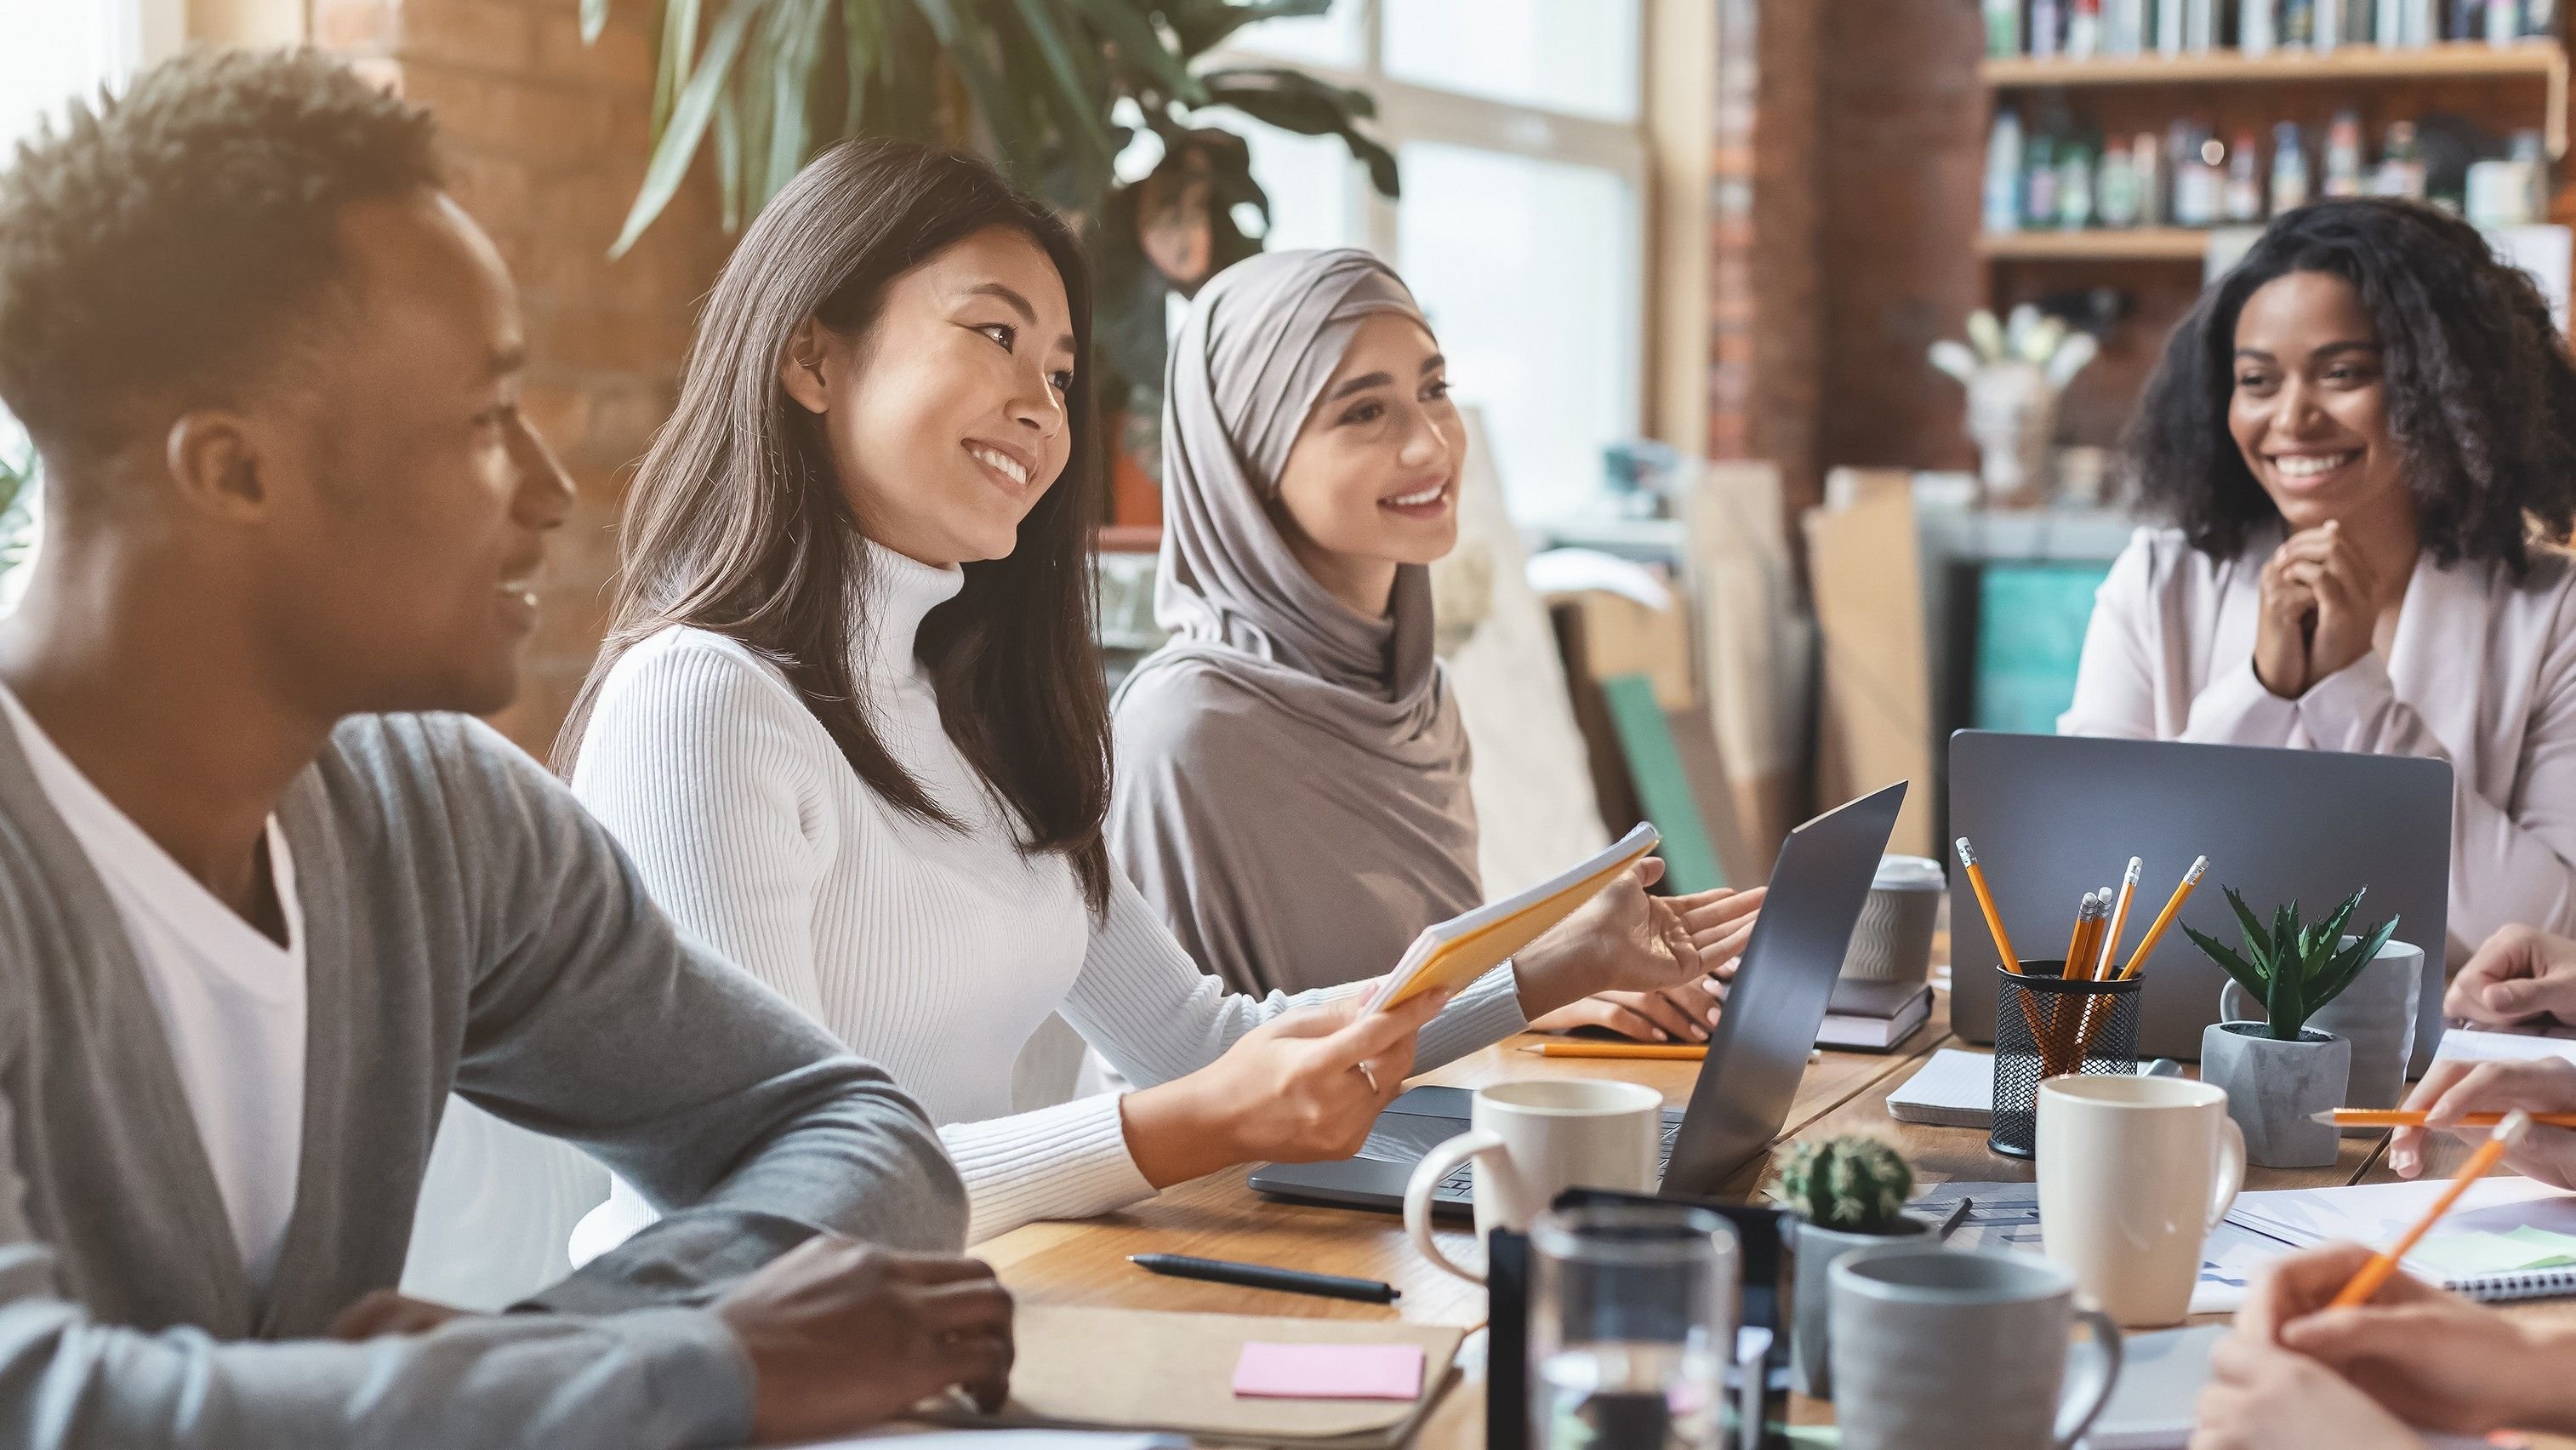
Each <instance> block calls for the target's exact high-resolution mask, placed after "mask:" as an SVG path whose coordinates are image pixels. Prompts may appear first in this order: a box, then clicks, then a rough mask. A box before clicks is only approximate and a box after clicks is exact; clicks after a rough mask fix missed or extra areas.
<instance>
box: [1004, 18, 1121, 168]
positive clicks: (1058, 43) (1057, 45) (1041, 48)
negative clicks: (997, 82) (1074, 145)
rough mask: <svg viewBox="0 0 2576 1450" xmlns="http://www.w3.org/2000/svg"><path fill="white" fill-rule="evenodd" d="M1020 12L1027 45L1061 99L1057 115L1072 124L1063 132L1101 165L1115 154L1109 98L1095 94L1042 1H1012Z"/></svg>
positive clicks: (1061, 31)
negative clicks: (1034, 49) (1032, 48)
mask: <svg viewBox="0 0 2576 1450" xmlns="http://www.w3.org/2000/svg"><path fill="white" fill-rule="evenodd" d="M1012 3H1013V4H1014V5H1015V6H1016V7H1017V8H1018V10H1019V12H1020V20H1021V22H1022V23H1023V24H1024V25H1026V26H1027V27H1028V36H1029V40H1030V42H1031V43H1032V44H1033V45H1035V46H1036V47H1037V51H1038V54H1040V55H1041V56H1043V57H1045V59H1046V68H1047V74H1048V75H1050V76H1051V77H1053V78H1054V81H1055V86H1056V94H1057V95H1058V96H1059V97H1060V98H1061V99H1062V101H1063V103H1064V104H1063V106H1062V108H1061V110H1060V112H1059V114H1060V115H1061V116H1062V117H1063V118H1064V119H1065V120H1066V121H1068V122H1070V123H1071V124H1070V125H1068V126H1067V127H1066V129H1067V130H1068V131H1069V132H1071V133H1072V135H1073V136H1074V137H1075V138H1076V139H1078V140H1080V141H1081V142H1082V143H1083V144H1084V145H1085V146H1086V147H1087V148H1089V149H1090V150H1091V151H1092V152H1093V153H1094V154H1095V155H1097V156H1098V157H1100V158H1101V160H1103V161H1104V162H1105V161H1106V160H1107V159H1108V158H1109V157H1110V156H1112V155H1114V154H1115V148H1114V147H1113V146H1111V144H1110V141H1109V126H1108V122H1107V119H1106V118H1107V116H1108V115H1109V105H1110V98H1109V97H1108V96H1106V95H1103V94H1099V93H1097V92H1095V91H1094V89H1093V88H1092V86H1091V85H1090V83H1089V82H1088V80H1087V79H1086V78H1085V77H1084V76H1083V74H1082V68H1081V66H1080V65H1079V64H1077V63H1076V62H1075V60H1074V58H1073V47H1072V45H1071V44H1070V43H1069V42H1068V41H1067V40H1066V39H1065V35H1064V30H1063V28H1062V27H1060V26H1058V25H1057V24H1056V22H1055V17H1054V16H1052V15H1049V14H1048V13H1047V10H1046V5H1045V3H1044V0H1012Z"/></svg>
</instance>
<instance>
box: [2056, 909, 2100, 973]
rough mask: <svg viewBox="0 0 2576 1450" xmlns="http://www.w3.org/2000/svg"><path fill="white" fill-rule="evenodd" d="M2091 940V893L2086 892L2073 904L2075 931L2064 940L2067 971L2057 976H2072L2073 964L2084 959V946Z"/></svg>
mask: <svg viewBox="0 0 2576 1450" xmlns="http://www.w3.org/2000/svg"><path fill="white" fill-rule="evenodd" d="M2092 939H2093V893H2092V892H2090V891H2087V892H2085V893H2084V895H2083V896H2082V897H2080V898H2078V899H2077V901H2076V903H2075V930H2074V931H2073V932H2072V933H2071V934H2069V935H2068V936H2067V938H2066V963H2067V969H2066V970H2063V971H2060V972H2059V973H2058V975H2059V976H2069V975H2072V969H2073V967H2074V964H2075V963H2077V962H2079V961H2082V960H2083V959H2084V944H2085V943H2086V942H2088V941H2091V940H2092Z"/></svg>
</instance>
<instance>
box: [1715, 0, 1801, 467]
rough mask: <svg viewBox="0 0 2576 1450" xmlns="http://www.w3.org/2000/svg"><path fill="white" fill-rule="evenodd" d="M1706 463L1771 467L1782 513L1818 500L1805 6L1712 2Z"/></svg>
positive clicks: (1792, 1)
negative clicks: (1752, 462) (1713, 128)
mask: <svg viewBox="0 0 2576 1450" xmlns="http://www.w3.org/2000/svg"><path fill="white" fill-rule="evenodd" d="M1718 25H1719V32H1718V95H1717V145H1716V149H1715V152H1714V154H1713V157H1712V169H1713V171H1714V173H1715V175H1714V186H1713V188H1712V201H1711V206H1710V212H1711V237H1710V246H1711V251H1712V256H1711V261H1710V274H1709V310H1710V367H1709V426H1708V453H1709V456H1710V457H1712V458H1761V459H1768V460H1770V461H1771V462H1773V463H1776V464H1777V465H1779V467H1780V471H1781V479H1782V482H1783V485H1784V491H1785V501H1786V503H1787V506H1788V508H1789V510H1790V511H1791V514H1792V516H1794V515H1795V513H1796V511H1797V510H1799V509H1802V508H1805V507H1807V506H1808V505H1809V504H1811V503H1813V502H1815V500H1816V499H1817V498H1818V497H1820V496H1821V495H1820V488H1821V480H1822V476H1823V475H1822V472H1821V467H1820V462H1819V457H1818V454H1817V446H1816V422H1817V408H1818V399H1817V389H1818V386H1819V383H1820V380H1821V363H1822V352H1821V344H1822V339H1823V334H1822V329H1821V326H1820V323H1821V318H1822V299H1821V290H1822V287H1823V282H1824V274H1823V270H1822V268H1821V267H1820V265H1819V258H1818V256H1817V250H1816V243H1817V236H1818V220H1819V212H1818V207H1817V193H1816V181H1817V175H1816V162H1817V155H1816V144H1817V120H1818V107H1817V92H1816V85H1817V79H1818V68H1819V57H1818V54H1817V48H1818V46H1819V44H1820V43H1821V41H1822V38H1823V32H1822V30H1821V28H1820V25H1819V16H1818V12H1817V7H1816V4H1815V3H1814V0H1719V10H1718Z"/></svg>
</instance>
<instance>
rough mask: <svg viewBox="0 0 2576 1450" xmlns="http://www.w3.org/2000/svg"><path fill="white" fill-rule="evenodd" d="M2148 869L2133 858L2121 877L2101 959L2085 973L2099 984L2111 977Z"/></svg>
mask: <svg viewBox="0 0 2576 1450" xmlns="http://www.w3.org/2000/svg"><path fill="white" fill-rule="evenodd" d="M2146 869H2147V863H2146V862H2144V861H2141V860H2139V859H2138V858H2137V857H2135V856H2132V857H2130V858H2129V869H2128V870H2127V871H2125V872H2122V873H2121V875H2120V895H2119V899H2118V901H2117V902H2116V903H2115V904H2114V905H2113V906H2112V908H2111V925H2110V926H2109V927H2108V928H2107V929H2105V931H2104V932H2103V936H2102V951H2101V955H2100V958H2099V960H2097V961H2095V962H2094V963H2093V964H2092V965H2091V967H2090V968H2089V969H2088V970H2087V971H2086V972H2085V975H2086V976H2089V977H2091V978H2092V979H2093V980H2095V981H2097V982H2098V981H2100V980H2102V979H2103V978H2105V977H2107V976H2109V975H2111V959H2112V957H2113V956H2114V955H2116V954H2117V953H2118V952H2119V950H2120V938H2121V936H2122V935H2123V934H2124V933H2126V932H2127V931H2128V929H2129V907H2130V905H2131V903H2133V902H2135V901H2136V900H2137V898H2138V877H2139V875H2140V874H2141V873H2143V872H2144V871H2145V870H2146Z"/></svg>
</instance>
